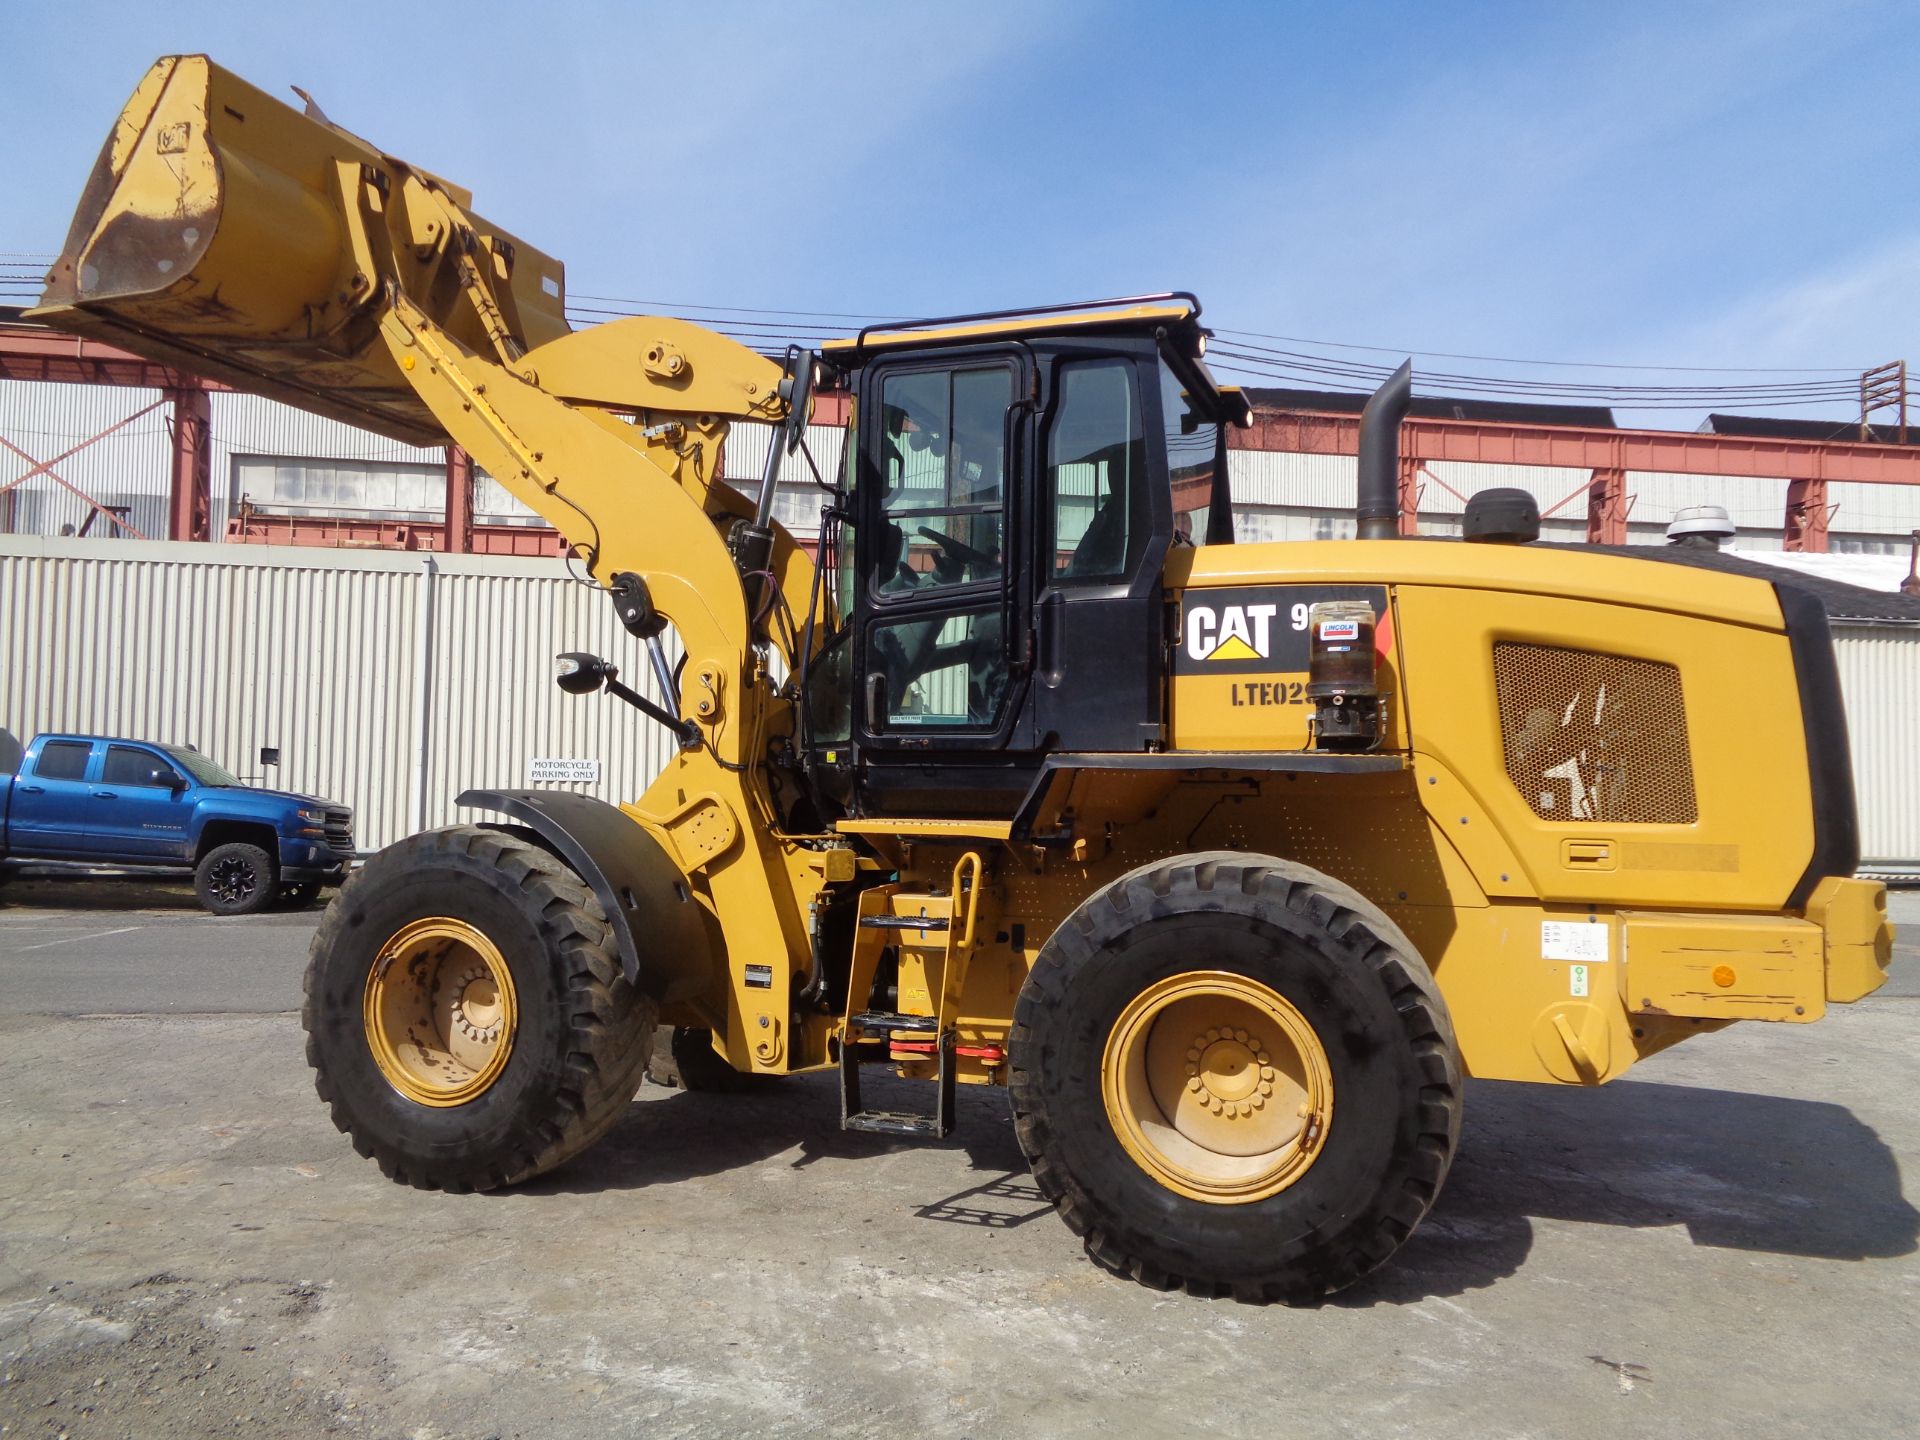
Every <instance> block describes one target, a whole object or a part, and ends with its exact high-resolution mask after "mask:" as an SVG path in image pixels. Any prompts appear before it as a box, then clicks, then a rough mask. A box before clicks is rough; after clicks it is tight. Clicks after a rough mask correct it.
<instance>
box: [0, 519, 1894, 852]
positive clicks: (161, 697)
mask: <svg viewBox="0 0 1920 1440" xmlns="http://www.w3.org/2000/svg"><path fill="white" fill-rule="evenodd" d="M1836 635H1837V638H1838V647H1839V653H1840V671H1841V679H1842V683H1843V685H1844V686H1845V690H1846V697H1847V708H1848V713H1849V719H1850V722H1851V729H1852V740H1853V762H1854V772H1855V782H1856V788H1857V789H1858V792H1859V797H1860V816H1861V824H1862V831H1863V835H1862V838H1863V841H1864V853H1865V858H1866V860H1867V862H1868V864H1869V866H1870V867H1871V868H1876V869H1900V868H1908V869H1920V721H1917V720H1916V717H1920V627H1906V628H1901V627H1895V626H1847V627H1844V628H1841V629H1839V630H1837V631H1836ZM559 650H591V651H594V652H595V653H597V654H600V655H604V656H606V657H607V658H609V659H611V660H613V661H614V663H615V664H617V665H619V666H620V668H621V671H622V675H623V678H625V679H626V680H627V682H628V683H630V684H632V685H634V686H635V687H636V688H637V689H640V690H641V691H642V692H643V693H645V694H647V695H649V696H650V697H652V698H654V699H658V698H659V697H658V694H657V691H656V690H655V689H654V686H653V682H652V678H651V676H650V675H649V673H648V668H647V665H646V663H645V655H644V652H643V651H642V649H641V646H640V644H639V642H637V641H635V640H633V639H631V638H630V637H629V636H628V635H627V634H626V632H625V631H623V630H621V629H620V627H619V625H618V623H617V622H616V620H615V618H614V615H613V609H612V606H611V605H610V604H609V603H608V602H607V600H606V598H605V596H603V595H602V594H600V593H599V592H598V591H596V590H594V589H591V588H589V587H587V586H584V585H578V584H574V583H571V582H570V581H569V580H568V579H567V578H566V572H565V571H564V569H563V568H562V567H561V565H560V562H559V561H557V560H528V559H510V558H504V557H493V556H462V555H434V556H426V555H421V554H413V553H406V552H395V551H360V550H305V549H283V548H269V547H265V546H259V547H256V546H241V545H187V544H170V543H167V542H164V541H152V542H143V541H135V540H96V539H92V538H87V539H60V538H42V537H35V536H0V728H4V729H6V730H10V731H12V732H13V733H14V734H16V735H17V736H19V737H20V739H21V740H23V741H24V740H26V739H27V738H28V737H30V736H31V735H33V734H34V733H36V732H38V731H42V730H79V731H88V732H106V733H112V734H117V735H128V736H134V737H138V738H142V739H149V740H163V741H173V742H184V743H191V744H194V745H197V746H199V747H200V748H201V749H202V750H204V751H206V752H207V753H208V754H209V755H211V756H213V758H215V759H216V760H218V761H220V762H221V763H222V764H224V765H226V766H228V767H229V768H231V769H232V770H234V771H235V772H236V773H238V774H240V775H242V776H246V777H250V778H253V777H257V778H259V780H260V781H261V783H264V784H268V785H273V786H276V787H280V788H285V789H289V790H298V791H303V792H307V793H312V794H318V795H323V796H326V797H327V798H329V799H334V800H340V801H344V802H345V803H347V804H350V805H352V806H353V808H354V812H355V815H356V817H357V818H356V827H357V830H358V834H359V839H360V843H361V845H362V846H363V847H365V848H376V847H378V846H381V845H386V844H390V843H392V842H393V841H394V840H397V839H399V838H400V837H401V836H403V835H406V834H409V833H411V832H412V831H414V830H417V829H421V828H424V827H426V826H429V825H442V824H446V823H449V822H450V821H453V820H455V819H458V818H460V817H461V815H462V813H464V812H459V811H456V810H455V808H454V805H453V797H454V796H455V795H457V794H458V793H459V792H460V791H461V790H463V789H465V788H467V787H468V786H470V785H487V786H522V785H525V784H527V783H528V769H529V765H530V763H531V761H533V760H534V759H535V758H537V757H546V758H555V759H574V760H597V761H599V762H600V778H599V780H598V781H597V782H595V783H591V784H581V785H578V786H576V787H572V788H578V789H580V790H582V791H584V792H585V793H588V794H594V795H598V796H600V797H602V798H604V799H607V800H613V801H618V800H627V799H631V798H633V797H634V796H636V795H638V794H639V793H640V792H641V791H642V790H643V789H645V788H646V785H647V783H648V782H649V781H650V780H651V779H652V778H653V776H654V775H656V774H657V773H658V772H659V770H660V769H661V767H662V766H664V765H665V763H666V759H667V755H668V753H669V752H668V746H669V744H670V743H671V742H670V741H669V740H668V738H667V736H666V734H665V732H664V731H663V730H662V729H661V728H660V727H659V726H657V725H654V724H652V723H650V722H648V721H646V720H644V719H642V718H641V717H640V716H638V715H636V714H635V713H634V712H633V711H631V710H629V709H628V708H627V707H625V706H623V705H621V704H620V703H619V702H618V701H615V700H611V699H609V698H607V697H606V696H597V695H596V696H571V695H565V694H563V693H561V692H560V691H559V690H558V689H557V688H556V687H555V686H554V684H553V681H552V678H551V675H552V671H551V660H552V656H553V654H554V653H555V652H556V651H559ZM263 746H274V747H277V748H278V749H279V751H280V754H281V764H280V767H279V769H278V770H263V769H262V767H261V766H260V765H259V764H258V761H257V757H258V755H259V752H260V749H261V747H263Z"/></svg>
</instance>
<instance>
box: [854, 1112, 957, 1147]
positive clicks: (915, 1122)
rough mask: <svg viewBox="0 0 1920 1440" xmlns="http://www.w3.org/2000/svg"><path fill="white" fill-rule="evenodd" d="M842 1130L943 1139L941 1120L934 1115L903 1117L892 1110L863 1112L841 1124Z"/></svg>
mask: <svg viewBox="0 0 1920 1440" xmlns="http://www.w3.org/2000/svg"><path fill="white" fill-rule="evenodd" d="M840 1128H841V1129H842V1130H866V1131H869V1132H871V1133H872V1134H875V1135H915V1136H921V1135H924V1136H928V1137H930V1138H932V1139H935V1140H938V1139H940V1138H941V1130H940V1120H939V1118H938V1117H937V1116H933V1115H903V1114H900V1113H898V1112H896V1111H892V1110H862V1111H861V1112H860V1113H859V1114H857V1115H849V1116H847V1118H846V1119H844V1120H842V1121H841V1122H840Z"/></svg>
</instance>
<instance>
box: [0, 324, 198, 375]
mask: <svg viewBox="0 0 1920 1440" xmlns="http://www.w3.org/2000/svg"><path fill="white" fill-rule="evenodd" d="M0 380H52V381H57V382H61V383H64V384H69V385H132V386H138V387H140V388H142V389H146V390H171V389H175V388H177V387H180V386H185V385H194V386H199V387H200V388H201V389H205V390H225V389H227V388H229V387H227V386H225V385H221V384H219V383H218V382H216V381H212V380H202V379H200V378H198V377H197V376H193V375H188V374H186V373H185V372H184V371H180V370H175V369H173V368H172V367H170V366H166V365H156V364H154V363H153V362H152V361H151V360H142V359H141V358H140V357H139V356H138V355H130V354H128V353H127V352H126V351H125V350H121V349H117V348H116V347H114V346H112V345H103V344H101V343H100V342H99V341H98V340H83V339H81V338H80V337H79V336H78V335H63V334H61V333H60V332H59V331H57V330H48V329H46V328H45V327H44V326H40V325H21V324H0Z"/></svg>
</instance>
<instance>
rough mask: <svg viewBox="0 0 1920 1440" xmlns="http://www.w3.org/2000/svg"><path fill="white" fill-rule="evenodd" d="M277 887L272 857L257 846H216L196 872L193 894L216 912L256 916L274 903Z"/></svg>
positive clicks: (237, 843) (194, 873) (236, 842)
mask: <svg viewBox="0 0 1920 1440" xmlns="http://www.w3.org/2000/svg"><path fill="white" fill-rule="evenodd" d="M277 889H278V886H277V885H276V884H275V882H274V878H273V857H272V856H270V855H268V854H267V852H266V851H264V850H262V849H261V848H260V847H259V846H258V845H247V844H244V843H241V842H239V841H235V842H233V843H231V844H227V845H216V846H214V847H213V849H211V850H209V851H208V852H207V853H206V854H205V855H203V856H202V857H201V859H200V863H199V864H198V865H197V866H195V867H194V871H193V893H194V894H195V895H197V896H198V897H199V899H200V904H201V905H202V906H203V907H205V908H206V909H207V910H208V911H210V912H211V913H213V914H215V915H256V914H258V913H259V912H260V911H262V910H264V909H266V908H267V906H269V905H271V904H272V903H273V897H274V894H275V892H276V891H277Z"/></svg>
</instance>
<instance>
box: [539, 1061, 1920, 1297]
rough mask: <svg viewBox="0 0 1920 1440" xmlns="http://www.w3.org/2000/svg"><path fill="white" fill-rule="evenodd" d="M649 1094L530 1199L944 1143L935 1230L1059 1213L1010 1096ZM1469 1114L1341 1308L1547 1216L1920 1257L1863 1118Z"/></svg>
mask: <svg viewBox="0 0 1920 1440" xmlns="http://www.w3.org/2000/svg"><path fill="white" fill-rule="evenodd" d="M866 1078H867V1083H869V1084H870V1085H871V1086H872V1087H873V1091H874V1095H873V1099H874V1101H875V1102H876V1103H878V1104H880V1105H882V1106H886V1107H890V1108H899V1109H910V1108H916V1107H918V1106H921V1105H924V1104H925V1103H926V1101H927V1100H928V1099H930V1098H931V1097H930V1096H929V1095H928V1093H927V1091H928V1088H929V1087H927V1086H925V1085H917V1084H909V1083H906V1082H902V1081H898V1080H895V1079H893V1078H892V1077H890V1076H885V1075H880V1074H872V1075H869V1076H868V1077H866ZM642 1094H643V1096H647V1097H648V1098H645V1099H642V1100H639V1101H636V1102H635V1104H634V1105H633V1106H632V1107H631V1108H630V1110H629V1113H628V1115H627V1118H626V1119H625V1120H623V1121H622V1122H621V1124H620V1125H619V1127H618V1128H617V1129H615V1130H614V1132H613V1133H612V1134H611V1135H609V1136H608V1137H607V1138H606V1139H605V1140H603V1141H602V1142H601V1143H600V1144H599V1145H597V1146H595V1147H594V1148H593V1149H592V1150H590V1151H589V1152H588V1153H587V1154H585V1155H583V1156H581V1157H580V1158H579V1159H578V1160H576V1161H574V1162H573V1163H572V1164H570V1165H568V1166H565V1167H564V1168H563V1169H561V1170H559V1171H556V1172H555V1173H554V1174H552V1175H550V1176H548V1177H546V1178H544V1179H542V1180H540V1181H536V1182H535V1183H533V1184H532V1185H529V1186H525V1187H522V1191H523V1192H531V1193H535V1194H540V1193H590V1192H597V1191H601V1190H612V1189H621V1190H631V1189H643V1188H646V1187H650V1186H654V1185H663V1184H670V1183H672V1182H674V1181H677V1180H686V1179H692V1178H696V1177H699V1176H704V1175H713V1174H719V1173H723V1172H725V1171H729V1170H734V1169H739V1168H741V1167H745V1166H751V1165H756V1164H761V1163H763V1162H765V1161H767V1160H769V1159H771V1158H772V1157H774V1156H776V1155H783V1154H785V1153H786V1152H788V1151H795V1150H797V1152H798V1153H797V1154H796V1155H795V1156H794V1158H793V1159H791V1160H790V1161H789V1162H788V1163H789V1166H790V1168H791V1169H793V1170H796V1171H800V1170H805V1169H806V1168H807V1167H808V1166H811V1165H814V1164H817V1163H819V1162H821V1161H823V1160H858V1159H861V1158H865V1157H872V1156H877V1155H883V1154H887V1153H890V1152H893V1151H896V1150H898V1149H900V1148H902V1147H904V1146H931V1147H932V1148H935V1149H940V1150H948V1151H954V1152H957V1153H959V1154H960V1155H963V1156H964V1157H965V1159H966V1161H967V1165H968V1168H969V1169H970V1170H971V1171H973V1172H975V1173H974V1174H973V1175H972V1176H955V1175H948V1176H946V1177H945V1181H944V1183H936V1184H935V1185H933V1186H932V1187H931V1188H930V1190H929V1193H928V1194H927V1195H926V1196H925V1197H923V1198H919V1197H916V1206H915V1209H914V1210H913V1212H912V1213H913V1215H914V1217H915V1218H917V1219H923V1220H931V1221H936V1222H944V1223H949V1224H961V1225H972V1226H978V1227H981V1228H998V1229H1006V1228H1012V1227H1013V1226H1016V1225H1024V1224H1026V1223H1027V1222H1028V1221H1030V1220H1034V1219H1038V1218H1040V1217H1041V1216H1043V1215H1045V1214H1047V1213H1048V1211H1049V1210H1050V1209H1051V1207H1050V1206H1049V1205H1048V1204H1047V1202H1046V1201H1045V1200H1044V1199H1043V1198H1042V1197H1041V1196H1040V1194H1039V1192H1038V1190H1037V1189H1035V1188H1033V1185H1032V1181H1031V1179H1030V1178H1029V1177H1028V1176H1027V1173H1026V1162H1025V1159H1024V1157H1022V1155H1021V1153H1020V1148H1019V1145H1018V1144H1017V1143H1016V1141H1015V1139H1014V1135H1013V1126H1012V1123H1011V1120H1010V1118H1009V1116H1008V1113H1007V1105H1006V1096H1005V1094H1004V1092H1002V1091H999V1090H997V1089H996V1090H979V1089H965V1088H963V1089H962V1090H961V1092H960V1094H959V1096H958V1106H959V1113H958V1122H959V1123H958V1126H957V1128H956V1130H955V1132H954V1134H953V1136H952V1137H950V1138H949V1139H947V1140H944V1141H938V1142H928V1141H911V1140H901V1139H897V1138H893V1137H888V1136H883V1135H870V1134H859V1133H849V1132H845V1131H842V1130H841V1129H840V1128H839V1108H838V1091H837V1087H836V1084H835V1080H834V1077H833V1076H831V1075H807V1076H797V1077H794V1078H791V1079H787V1080H782V1081H775V1082H772V1083H770V1084H769V1085H768V1086H767V1088H766V1090H765V1092H764V1093H761V1094H751V1095H699V1094H686V1093H683V1092H680V1091H673V1092H668V1093H662V1092H659V1091H643V1092H642ZM1466 1113H1467V1124H1466V1131H1465V1133H1464V1134H1463V1135H1462V1137H1461V1146H1460V1150H1459V1153H1458V1155H1457V1156H1456V1158H1455V1161H1454V1165H1453V1171H1452V1174H1451V1175H1450V1176H1449V1178H1448V1181H1447V1186H1446V1189H1445V1190H1444V1191H1443V1192H1442V1194H1441V1197H1440V1200H1439V1203H1438V1204H1437V1205H1436V1206H1435V1207H1434V1209H1433V1212H1432V1213H1431V1214H1430V1215H1429V1216H1428V1217H1427V1219H1426V1221H1425V1223H1424V1224H1423V1225H1422V1226H1421V1227H1420V1229H1419V1230H1418V1231H1417V1232H1416V1233H1415V1235H1414V1237H1413V1239H1412V1240H1410V1241H1409V1242H1408V1243H1407V1244H1406V1246H1405V1247H1403V1248H1402V1249H1401V1251H1400V1252H1399V1254H1398V1255H1397V1256H1396V1257H1395V1258H1394V1259H1393V1260H1392V1261H1391V1262H1390V1263H1389V1264H1388V1265H1387V1266H1386V1267H1385V1268H1384V1269H1383V1270H1382V1271H1380V1272H1379V1273H1377V1274H1375V1275H1373V1276H1370V1277H1369V1278H1368V1279H1366V1280H1364V1281H1362V1282H1361V1283H1360V1284H1359V1285H1356V1286H1354V1287H1353V1288H1352V1289H1350V1290H1347V1291H1344V1292H1342V1293H1341V1294H1339V1295H1337V1296H1335V1297H1333V1299H1332V1300H1331V1301H1330V1302H1329V1303H1331V1304H1336V1305H1343V1306H1362V1307H1364V1306H1370V1305H1376V1304H1382V1303H1386V1304H1412V1303H1418V1302H1419V1301H1421V1300H1424V1299H1428V1298H1430V1297H1434V1296H1448V1295H1457V1294H1462V1293H1464V1292H1467V1291H1470V1290H1475V1289H1480V1288H1483V1287H1485V1286H1488V1285H1492V1284H1494V1283H1496V1282H1498V1281H1500V1280H1503V1279H1505V1278H1507V1277H1508V1276H1510V1275H1512V1274H1514V1273H1515V1272H1517V1271H1518V1270H1519V1269H1520V1267H1521V1266H1522V1265H1523V1264H1524V1263H1525V1261H1526V1258H1527V1255H1528V1253H1529V1252H1530V1251H1531V1249H1532V1247H1533V1222H1534V1221H1535V1220H1561V1221H1572V1222H1577V1223H1580V1224H1588V1225H1612V1226H1626V1227H1629V1228H1635V1229H1641V1228H1656V1227H1663V1226H1682V1227H1684V1228H1685V1229H1686V1232H1687V1235H1688V1237H1689V1239H1690V1240H1691V1241H1692V1243H1693V1244H1695V1245H1700V1246H1708V1247H1712V1248H1715V1249H1723V1250H1744V1251H1753V1252H1760V1253H1767V1254H1775V1255H1789V1256H1804V1257H1807V1258H1809V1259H1822V1260H1867V1259H1884V1258H1891V1257H1896V1256H1901V1255H1907V1254H1911V1253H1912V1252H1913V1251H1914V1250H1915V1248H1916V1242H1917V1241H1920V1211H1916V1210H1915V1209H1914V1207H1913V1206H1912V1205H1911V1204H1910V1203H1908V1200H1907V1198H1906V1195H1905V1193H1904V1192H1903V1189H1902V1183H1901V1176H1900V1167H1899V1164H1898V1162H1897V1161H1896V1159H1895V1157H1894V1155H1893V1152H1892V1151H1891V1150H1889V1149H1888V1148H1887V1146H1886V1145H1885V1144H1884V1143H1883V1142H1882V1141H1881V1139H1880V1137H1879V1136H1878V1135H1877V1134H1876V1133H1875V1132H1874V1131H1873V1129H1872V1128H1871V1127H1870V1126H1868V1125H1865V1124H1863V1123H1862V1122H1861V1121H1860V1120H1859V1119H1857V1118H1856V1117H1855V1116H1854V1115H1853V1113H1852V1112H1851V1111H1849V1110H1847V1109H1846V1108H1844V1107H1843V1106H1839V1105H1833V1104H1828V1103H1824V1102H1821V1101H1812V1100H1794V1099H1786V1098H1782V1097H1780V1096H1773V1095H1753V1094H1743V1093H1739V1092H1735V1091H1727V1090H1710V1089H1701V1088H1696V1087H1693V1086H1686V1085H1665V1084H1657V1083H1647V1082H1642V1081H1637V1080H1631V1079H1628V1080H1621V1081H1618V1082H1616V1083H1615V1084H1613V1085H1610V1086H1607V1087H1605V1088H1602V1089H1599V1090H1573V1089H1557V1088H1549V1087H1545V1086H1532V1085H1517V1084H1504V1083H1500V1082H1495V1081H1474V1082H1472V1083H1471V1084H1470V1086H1469V1089H1468V1095H1467V1107H1466ZM795 1178H796V1183H802V1184H804V1183H805V1179H804V1177H803V1176H796V1177H795ZM957 1182H964V1183H957ZM934 1190H938V1191H940V1192H941V1193H933V1191H934ZM1062 1238H1063V1241H1065V1240H1066V1236H1065V1232H1064V1231H1063V1232H1062ZM1068 1243H1070V1242H1068Z"/></svg>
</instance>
